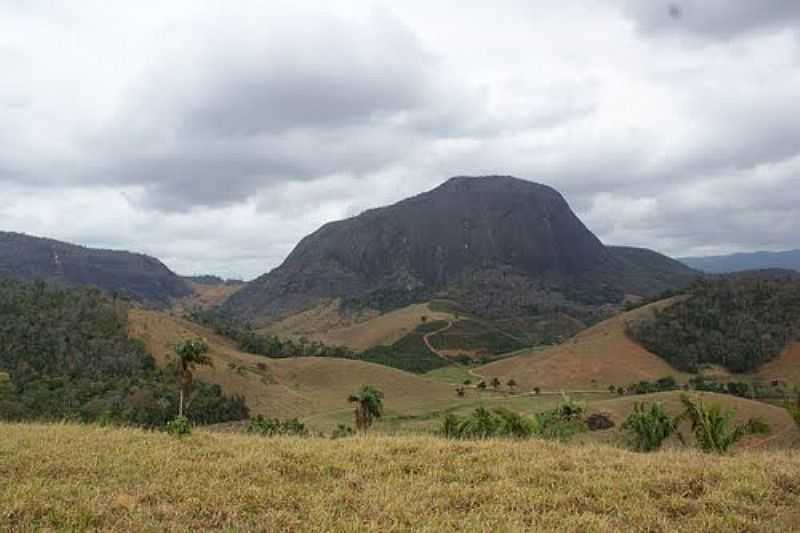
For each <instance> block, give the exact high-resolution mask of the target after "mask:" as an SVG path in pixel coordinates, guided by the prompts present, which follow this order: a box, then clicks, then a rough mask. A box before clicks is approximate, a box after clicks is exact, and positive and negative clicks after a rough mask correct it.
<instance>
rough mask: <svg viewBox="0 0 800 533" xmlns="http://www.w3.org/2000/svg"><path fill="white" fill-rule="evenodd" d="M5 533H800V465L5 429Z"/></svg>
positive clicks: (762, 458)
mask: <svg viewBox="0 0 800 533" xmlns="http://www.w3.org/2000/svg"><path fill="white" fill-rule="evenodd" d="M0 479H2V480H3V483H2V484H0V530H2V531H19V530H32V529H39V528H44V529H56V530H81V529H102V530H112V531H132V530H134V531H163V530H172V531H184V530H186V531H188V530H199V529H203V530H233V531H242V530H260V531H362V530H365V529H371V530H380V531H412V530H413V531H464V530H466V531H519V530H538V531H542V530H556V531H615V530H616V531H636V530H639V531H773V530H774V531H793V530H796V529H797V528H798V527H800V453H798V452H796V451H787V452H759V453H742V454H739V455H737V456H734V457H723V458H719V457H713V456H706V455H701V454H699V453H696V452H688V451H673V452H661V453H657V454H650V455H643V454H635V453H631V452H626V451H623V450H620V449H615V448H611V447H606V446H603V445H595V444H592V445H585V446H578V445H564V444H558V443H552V442H542V441H529V442H500V441H486V442H454V441H447V440H443V439H438V438H435V437H368V438H350V439H345V440H336V441H331V440H325V439H313V438H312V439H298V438H274V439H266V438H259V437H250V436H244V435H232V434H220V433H209V432H202V431H196V432H195V433H194V435H192V436H191V437H188V438H185V439H183V440H177V439H175V438H172V437H170V436H168V435H165V434H160V433H151V432H145V431H140V430H135V429H112V428H101V427H95V426H77V425H8V424H5V425H3V424H0Z"/></svg>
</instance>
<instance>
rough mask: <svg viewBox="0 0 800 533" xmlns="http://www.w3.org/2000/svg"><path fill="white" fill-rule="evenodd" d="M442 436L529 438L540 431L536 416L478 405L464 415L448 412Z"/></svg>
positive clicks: (455, 437) (441, 431)
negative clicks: (471, 411)
mask: <svg viewBox="0 0 800 533" xmlns="http://www.w3.org/2000/svg"><path fill="white" fill-rule="evenodd" d="M440 433H441V435H442V436H444V437H447V438H449V439H488V438H497V437H512V438H520V439H521V438H529V437H532V436H534V435H537V434H539V433H540V428H539V424H538V421H537V419H536V418H529V417H524V416H522V415H519V414H517V413H514V412H513V411H509V410H508V409H504V408H496V409H494V410H493V411H489V410H488V409H486V408H484V407H478V408H477V409H475V411H474V412H473V413H472V414H471V415H469V416H466V417H459V416H457V415H454V414H448V415H447V416H445V417H444V420H443V421H442V426H441V429H440Z"/></svg>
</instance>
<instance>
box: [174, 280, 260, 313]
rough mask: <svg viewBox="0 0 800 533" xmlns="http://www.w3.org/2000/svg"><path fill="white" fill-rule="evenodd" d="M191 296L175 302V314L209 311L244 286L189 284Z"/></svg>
mask: <svg viewBox="0 0 800 533" xmlns="http://www.w3.org/2000/svg"><path fill="white" fill-rule="evenodd" d="M189 286H190V287H191V288H192V291H193V292H192V295H191V296H189V297H187V298H183V299H181V300H179V301H177V302H176V303H175V305H174V307H175V310H176V312H183V311H184V310H189V309H194V308H196V307H199V308H200V309H211V308H213V307H216V306H218V305H219V304H221V303H222V302H224V301H225V300H226V299H227V298H228V297H229V296H230V295H231V294H233V293H235V292H236V291H238V290H239V289H241V288H242V287H244V284H229V285H205V284H202V283H193V282H190V283H189Z"/></svg>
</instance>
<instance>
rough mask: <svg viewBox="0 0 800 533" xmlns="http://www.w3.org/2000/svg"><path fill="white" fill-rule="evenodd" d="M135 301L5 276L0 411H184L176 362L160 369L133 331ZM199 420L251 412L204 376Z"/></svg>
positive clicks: (153, 423) (112, 414)
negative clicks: (130, 303)
mask: <svg viewBox="0 0 800 533" xmlns="http://www.w3.org/2000/svg"><path fill="white" fill-rule="evenodd" d="M127 317H128V308H127V304H125V303H124V302H122V301H120V300H111V299H108V298H106V297H104V296H103V295H102V294H101V293H100V291H99V290H97V289H86V288H73V289H69V288H59V287H54V286H50V285H47V284H45V283H42V282H37V283H29V284H26V283H21V282H16V281H11V280H0V372H2V373H3V374H4V375H5V376H7V377H5V378H3V380H2V381H4V382H5V384H4V385H2V389H3V391H2V393H1V394H0V418H2V419H5V420H75V421H82V422H110V423H130V424H135V425H141V426H146V427H157V426H163V425H165V424H166V423H167V422H168V421H169V420H171V419H172V418H173V417H174V416H175V413H176V412H177V411H178V403H179V390H180V386H179V379H178V372H177V367H176V365H174V364H173V365H171V366H170V367H168V368H166V369H163V370H161V369H158V368H157V367H156V365H155V362H154V360H153V358H152V356H151V355H150V354H149V353H148V352H147V351H146V350H145V348H144V344H143V343H141V342H139V341H136V340H131V339H129V338H128V336H127V329H128V326H127ZM185 414H186V416H187V417H188V418H189V419H190V420H191V421H192V422H193V423H197V424H203V423H216V422H223V421H228V420H238V419H242V418H245V417H247V414H248V413H247V407H246V405H245V403H244V400H243V399H242V398H241V397H226V396H224V395H223V394H222V391H221V389H220V388H219V387H218V386H216V385H209V384H206V383H202V382H196V383H195V384H194V387H193V390H192V397H191V398H190V399H187V406H186V409H185Z"/></svg>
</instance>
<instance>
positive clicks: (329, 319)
mask: <svg viewBox="0 0 800 533" xmlns="http://www.w3.org/2000/svg"><path fill="white" fill-rule="evenodd" d="M422 317H426V318H427V319H428V320H430V321H434V320H450V319H452V318H453V315H451V314H450V313H446V312H442V311H433V310H431V308H430V307H429V304H413V305H409V306H407V307H403V308H402V309H396V310H394V311H390V312H388V313H385V314H383V315H378V314H377V313H376V312H372V313H370V314H362V315H361V316H359V317H356V320H352V319H349V320H348V319H345V318H344V317H342V316H341V314H340V312H339V310H338V304H336V303H333V302H329V303H327V304H323V305H321V306H319V307H316V308H314V309H311V310H309V311H306V312H304V313H299V314H297V315H293V316H291V317H288V318H286V319H284V320H282V321H280V322H277V323H275V324H272V325H270V326H269V327H267V328H264V329H263V330H261V331H262V332H264V333H271V334H276V335H279V336H291V337H297V336H301V335H302V336H305V337H308V338H309V339H313V340H318V341H321V342H324V343H325V344H330V345H339V346H347V347H348V348H351V349H353V350H355V351H364V350H366V349H368V348H372V347H374V346H388V345H390V344H393V343H395V342H397V341H398V340H400V339H401V338H403V337H405V336H406V335H408V334H409V333H411V332H413V331H414V329H416V327H417V326H419V325H420V324H421V323H422Z"/></svg>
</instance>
